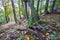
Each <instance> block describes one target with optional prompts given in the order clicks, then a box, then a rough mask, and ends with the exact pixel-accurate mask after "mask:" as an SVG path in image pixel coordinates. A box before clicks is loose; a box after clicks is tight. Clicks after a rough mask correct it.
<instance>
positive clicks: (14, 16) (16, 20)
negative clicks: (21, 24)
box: [11, 0, 17, 23]
mask: <svg viewBox="0 0 60 40" xmlns="http://www.w3.org/2000/svg"><path fill="white" fill-rule="evenodd" d="M11 3H12V9H13V13H14V19H15V22H16V23H17V19H16V12H15V7H14V2H13V0H11Z"/></svg>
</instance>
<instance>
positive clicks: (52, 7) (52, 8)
mask: <svg viewBox="0 0 60 40" xmlns="http://www.w3.org/2000/svg"><path fill="white" fill-rule="evenodd" d="M55 2H56V0H54V1H53V4H52V6H51V12H52V13H53V10H54V6H55Z"/></svg>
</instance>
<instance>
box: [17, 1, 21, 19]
mask: <svg viewBox="0 0 60 40" xmlns="http://www.w3.org/2000/svg"><path fill="white" fill-rule="evenodd" d="M18 5H19V16H20V19H21V13H20V0H19V1H18Z"/></svg>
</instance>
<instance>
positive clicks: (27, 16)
mask: <svg viewBox="0 0 60 40" xmlns="http://www.w3.org/2000/svg"><path fill="white" fill-rule="evenodd" d="M25 12H26V19H28V18H29V15H28V13H27V2H25Z"/></svg>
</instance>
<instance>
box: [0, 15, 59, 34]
mask: <svg viewBox="0 0 60 40" xmlns="http://www.w3.org/2000/svg"><path fill="white" fill-rule="evenodd" d="M40 20H42V21H45V22H50V23H51V22H56V23H57V24H59V25H60V14H47V15H44V16H42V15H41V16H40ZM19 22H20V24H19ZM27 24H28V22H27V20H23V21H22V20H20V21H18V23H17V24H16V23H15V22H14V21H13V22H9V23H7V24H4V25H1V26H0V33H1V32H5V31H8V30H9V28H13V29H15V30H16V29H20V28H21V29H24V28H26V27H27ZM59 28H60V27H59ZM1 29H3V30H1ZM6 29H7V30H6ZM59 34H60V33H59Z"/></svg>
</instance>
